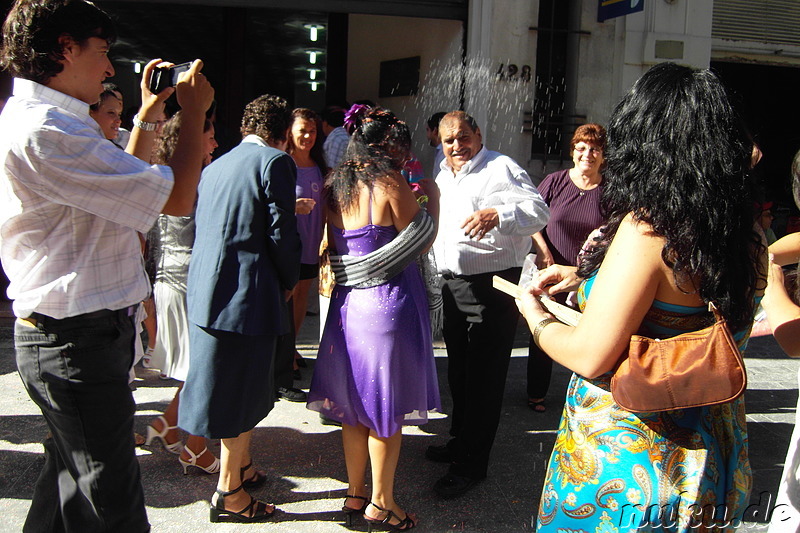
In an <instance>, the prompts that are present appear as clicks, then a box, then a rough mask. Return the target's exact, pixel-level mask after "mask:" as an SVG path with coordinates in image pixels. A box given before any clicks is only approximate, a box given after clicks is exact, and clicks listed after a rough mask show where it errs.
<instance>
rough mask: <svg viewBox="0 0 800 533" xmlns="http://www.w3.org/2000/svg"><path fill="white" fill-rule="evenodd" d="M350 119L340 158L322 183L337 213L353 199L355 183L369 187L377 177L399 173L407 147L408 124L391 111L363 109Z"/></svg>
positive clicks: (409, 138) (378, 178)
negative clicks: (351, 124) (347, 141)
mask: <svg viewBox="0 0 800 533" xmlns="http://www.w3.org/2000/svg"><path fill="white" fill-rule="evenodd" d="M353 119H354V128H353V134H352V136H351V137H350V142H349V143H348V145H347V151H345V155H344V160H343V161H342V163H341V164H340V165H339V166H338V167H337V168H336V169H335V170H334V171H333V172H332V173H331V176H330V177H329V178H328V180H327V182H326V183H325V189H326V191H327V197H328V202H329V205H330V207H331V209H333V210H334V211H335V212H337V213H341V212H343V211H347V210H348V209H349V208H351V207H352V206H353V205H354V204H355V203H356V202H357V200H358V192H359V182H361V183H365V184H366V185H367V186H368V187H370V188H371V187H372V186H373V185H374V184H375V182H376V181H377V180H380V179H384V178H386V177H387V176H391V175H393V174H399V173H400V171H401V170H402V169H403V165H405V163H406V160H407V159H408V157H409V154H410V150H411V133H410V132H409V130H408V126H407V125H406V123H405V122H403V121H402V120H400V119H398V118H397V117H396V116H395V115H394V114H393V113H392V112H391V111H389V110H387V109H382V108H379V107H377V108H372V109H369V108H365V109H364V111H363V112H362V113H361V114H359V115H358V116H356V117H353Z"/></svg>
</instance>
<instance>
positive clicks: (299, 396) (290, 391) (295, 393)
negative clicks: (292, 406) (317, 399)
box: [278, 387, 308, 402]
mask: <svg viewBox="0 0 800 533" xmlns="http://www.w3.org/2000/svg"><path fill="white" fill-rule="evenodd" d="M278 398H282V399H284V400H288V401H290V402H304V401H306V400H307V399H308V395H307V394H306V393H305V392H304V391H301V390H300V389H295V388H294V387H290V388H286V387H278Z"/></svg>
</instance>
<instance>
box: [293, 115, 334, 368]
mask: <svg viewBox="0 0 800 533" xmlns="http://www.w3.org/2000/svg"><path fill="white" fill-rule="evenodd" d="M320 130H321V126H320V119H319V116H318V115H317V114H316V113H315V112H314V111H312V110H311V109H305V108H298V109H295V110H294V111H292V126H291V130H290V133H289V147H288V148H287V152H288V153H289V155H290V156H292V159H294V162H295V164H296V165H297V186H296V187H295V192H296V195H297V201H296V204H295V215H297V231H298V232H299V233H300V241H301V242H302V243H303V254H302V256H301V257H300V281H298V282H297V285H295V287H294V290H293V291H292V313H293V319H294V331H295V332H297V331H300V326H302V325H303V319H304V318H305V316H306V308H307V307H308V292H309V289H310V288H311V282H312V281H313V280H314V278H316V277H317V274H318V273H319V243H320V241H322V227H323V225H324V224H325V221H324V217H323V216H322V213H323V205H322V186H323V184H324V176H325V174H327V172H328V166H327V165H326V164H325V156H324V154H323V152H322V141H321V140H320V139H321V138H320V136H319V135H318V134H317V132H319V131H320ZM294 357H295V359H296V360H298V361H299V360H300V359H301V357H300V354H299V353H298V352H297V349H295V355H294ZM301 363H302V362H301ZM295 365H297V362H295ZM295 370H298V369H297V368H295Z"/></svg>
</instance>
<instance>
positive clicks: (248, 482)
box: [239, 461, 267, 489]
mask: <svg viewBox="0 0 800 533" xmlns="http://www.w3.org/2000/svg"><path fill="white" fill-rule="evenodd" d="M251 466H253V461H250V462H249V463H247V466H244V467H242V468H240V469H239V478H240V479H241V480H242V486H243V487H244V488H246V489H255V488H257V487H260V486H261V485H263V484H264V482H265V481H266V480H267V475H266V474H264V473H263V472H260V471H258V470H256V469H255V468H253V475H252V476H250V477H249V478H247V479H245V478H244V473H245V472H247V469H248V468H250V467H251Z"/></svg>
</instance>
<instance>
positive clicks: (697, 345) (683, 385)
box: [611, 303, 747, 413]
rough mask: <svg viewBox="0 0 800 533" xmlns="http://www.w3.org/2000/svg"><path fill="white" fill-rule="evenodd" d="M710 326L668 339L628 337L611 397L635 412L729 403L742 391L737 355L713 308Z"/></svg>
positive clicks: (743, 378) (743, 382)
mask: <svg viewBox="0 0 800 533" xmlns="http://www.w3.org/2000/svg"><path fill="white" fill-rule="evenodd" d="M708 307H709V310H710V311H712V312H713V313H714V317H715V318H716V323H715V324H714V325H713V326H710V327H708V328H705V329H701V330H700V331H692V332H689V333H684V334H682V335H677V336H675V337H671V338H669V339H651V338H649V337H644V336H641V335H633V336H632V337H631V342H630V347H629V348H628V353H627V354H626V356H624V357H623V358H622V360H621V361H620V363H619V365H618V367H617V369H616V370H615V372H614V375H613V377H612V378H611V394H612V395H613V397H614V401H615V402H616V403H617V404H618V405H619V406H620V407H622V408H623V409H626V410H628V411H632V412H635V413H640V412H646V413H652V412H659V411H669V410H672V409H684V408H688V407H701V406H705V405H714V404H718V403H725V402H730V401H732V400H734V399H736V398H738V397H739V396H741V394H742V393H743V392H744V389H745V387H747V374H746V372H745V368H744V360H743V359H742V353H741V352H740V351H739V347H738V346H737V344H736V341H735V340H734V339H733V335H731V332H730V329H729V328H728V324H727V323H726V321H725V319H724V318H723V317H722V315H721V314H720V313H719V311H718V310H717V308H716V306H715V305H714V304H713V303H709V305H708Z"/></svg>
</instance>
